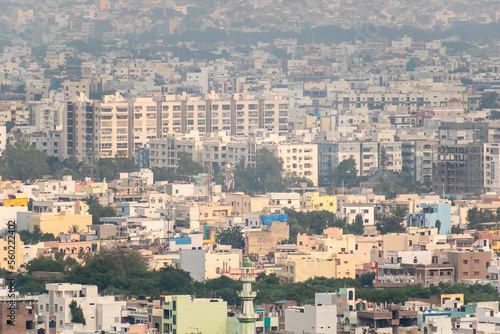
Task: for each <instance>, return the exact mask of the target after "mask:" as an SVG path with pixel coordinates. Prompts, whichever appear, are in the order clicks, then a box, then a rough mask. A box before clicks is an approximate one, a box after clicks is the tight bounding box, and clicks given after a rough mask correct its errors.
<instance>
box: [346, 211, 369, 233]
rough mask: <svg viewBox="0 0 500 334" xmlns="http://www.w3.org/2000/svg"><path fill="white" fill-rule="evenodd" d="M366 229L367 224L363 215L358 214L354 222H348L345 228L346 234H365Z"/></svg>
mask: <svg viewBox="0 0 500 334" xmlns="http://www.w3.org/2000/svg"><path fill="white" fill-rule="evenodd" d="M364 231H365V224H364V221H363V216H362V215H359V214H358V215H356V218H354V222H353V223H352V224H346V226H345V228H344V233H345V234H354V235H363V233H364Z"/></svg>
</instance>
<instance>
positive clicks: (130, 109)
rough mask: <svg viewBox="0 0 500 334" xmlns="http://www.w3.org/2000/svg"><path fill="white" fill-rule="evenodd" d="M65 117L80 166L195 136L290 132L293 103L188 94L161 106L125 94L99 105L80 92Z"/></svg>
mask: <svg viewBox="0 0 500 334" xmlns="http://www.w3.org/2000/svg"><path fill="white" fill-rule="evenodd" d="M63 114H64V115H63V124H64V126H65V127H64V138H65V139H66V141H67V143H65V145H66V146H65V147H64V152H65V154H66V157H74V158H75V159H77V160H80V161H83V160H87V159H90V158H94V159H96V158H113V157H124V158H130V157H133V156H134V154H135V150H136V149H138V148H143V147H149V142H150V141H151V140H155V139H159V138H170V137H171V136H172V135H179V134H188V133H190V132H196V133H199V134H200V135H208V134H210V133H213V132H219V131H221V130H222V131H226V132H227V133H228V134H229V135H233V136H248V135H250V134H253V133H255V132H256V131H257V130H258V129H265V130H267V132H269V133H273V134H279V135H286V134H287V133H288V101H287V100H285V99H282V98H281V97H277V96H275V97H272V98H263V99H257V98H255V97H254V96H252V95H250V94H248V93H241V94H235V95H234V96H233V97H232V98H230V99H219V97H218V96H217V95H215V94H207V95H206V97H205V98H204V99H203V98H200V97H193V96H189V95H186V94H185V93H183V94H179V95H164V96H162V98H161V99H160V100H159V101H157V100H155V99H153V98H150V97H148V98H133V99H126V98H124V97H122V96H121V95H120V94H119V93H114V94H112V95H105V96H103V97H102V99H101V100H100V101H94V100H90V99H88V98H87V97H86V96H85V95H84V94H82V93H76V97H75V99H74V100H73V101H72V102H67V104H66V110H65V111H64V113H63ZM188 151H189V149H188ZM216 155H217V156H218V154H216ZM222 155H223V154H222ZM222 155H220V157H221V158H223V156H222ZM214 157H215V155H214ZM215 159H219V157H217V158H215Z"/></svg>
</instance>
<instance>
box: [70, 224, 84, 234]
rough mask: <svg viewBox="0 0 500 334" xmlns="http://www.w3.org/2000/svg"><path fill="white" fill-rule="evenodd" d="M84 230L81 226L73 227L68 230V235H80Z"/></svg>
mask: <svg viewBox="0 0 500 334" xmlns="http://www.w3.org/2000/svg"><path fill="white" fill-rule="evenodd" d="M82 232H83V230H82V229H81V228H80V226H78V225H71V226H70V227H69V230H68V233H76V234H80V233H82Z"/></svg>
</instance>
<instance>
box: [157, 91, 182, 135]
mask: <svg viewBox="0 0 500 334" xmlns="http://www.w3.org/2000/svg"><path fill="white" fill-rule="evenodd" d="M182 107H183V105H182V100H181V98H180V96H178V95H163V96H162V100H161V101H159V102H158V107H157V110H158V114H159V117H158V130H157V131H158V136H157V137H158V138H164V137H166V136H168V135H170V134H175V133H184V132H185V131H184V128H183V127H182V125H183V122H182V119H183V118H182V114H183V113H182V110H181V109H182Z"/></svg>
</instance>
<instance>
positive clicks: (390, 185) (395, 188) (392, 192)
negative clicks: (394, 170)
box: [373, 180, 408, 199]
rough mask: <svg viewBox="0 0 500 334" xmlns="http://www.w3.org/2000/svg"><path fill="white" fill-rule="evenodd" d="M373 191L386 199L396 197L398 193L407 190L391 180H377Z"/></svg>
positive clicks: (405, 192) (404, 192) (406, 191)
mask: <svg viewBox="0 0 500 334" xmlns="http://www.w3.org/2000/svg"><path fill="white" fill-rule="evenodd" d="M373 191H374V192H375V193H377V194H382V195H384V196H385V197H386V199H393V198H396V196H397V195H398V194H407V193H408V190H407V189H405V188H404V187H403V186H401V185H399V184H397V183H396V182H394V181H392V180H387V181H382V182H379V183H377V184H376V185H375V187H373Z"/></svg>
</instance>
